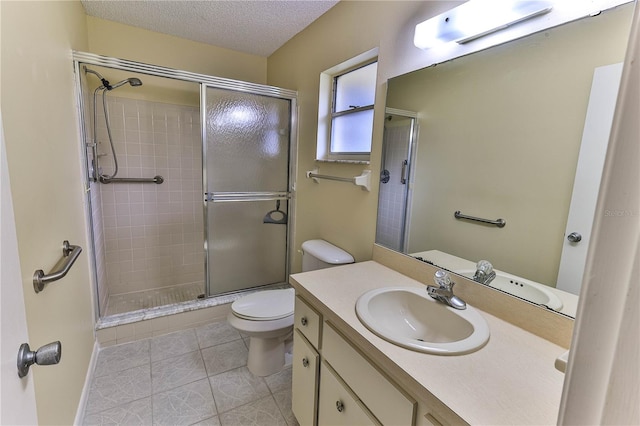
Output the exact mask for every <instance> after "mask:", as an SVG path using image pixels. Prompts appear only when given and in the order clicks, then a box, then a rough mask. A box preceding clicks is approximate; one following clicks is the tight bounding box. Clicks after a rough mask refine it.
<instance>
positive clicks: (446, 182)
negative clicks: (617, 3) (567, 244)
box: [387, 6, 632, 286]
mask: <svg viewBox="0 0 640 426" xmlns="http://www.w3.org/2000/svg"><path fill="white" fill-rule="evenodd" d="M631 15H632V8H631V7H630V6H624V7H621V8H618V9H615V10H612V11H608V12H605V13H602V14H601V15H600V16H597V17H594V18H589V19H585V20H581V21H578V22H573V23H571V24H568V25H563V26H561V27H558V28H553V29H551V30H547V31H544V32H542V33H538V34H534V35H532V36H530V37H527V38H525V39H521V40H516V41H513V42H511V43H507V44H505V45H502V46H497V47H494V48H492V49H490V50H487V51H484V52H479V53H475V54H473V55H470V56H466V57H463V58H459V59H456V60H454V61H451V62H447V63H444V64H440V65H438V66H436V67H433V68H428V69H425V70H421V71H417V72H414V73H411V74H409V75H407V76H403V77H401V78H398V79H394V80H392V81H391V82H390V83H389V92H388V96H387V105H388V106H390V107H392V108H398V109H404V110H409V111H415V112H417V113H418V116H419V119H418V123H419V126H420V130H419V140H418V149H417V155H416V159H415V162H414V170H415V182H414V184H413V190H414V198H413V206H412V211H411V215H412V219H413V220H412V221H411V227H410V230H409V232H410V235H411V237H410V244H409V250H408V251H409V252H410V253H411V252H420V251H425V250H432V249H437V250H441V251H444V252H446V253H450V254H453V255H455V256H459V257H462V258H465V259H469V260H471V261H478V260H481V259H488V260H490V261H491V262H492V263H493V265H494V267H496V268H498V269H501V270H505V271H509V272H511V273H513V274H516V275H519V276H522V277H526V278H529V279H532V280H534V281H537V282H541V283H545V284H548V285H551V286H555V284H556V280H557V274H558V268H559V264H560V255H561V251H562V246H563V239H564V238H563V236H564V232H565V226H566V221H567V214H568V210H569V204H570V200H571V191H572V188H573V180H574V173H575V170H576V164H577V160H578V151H579V149H580V143H581V138H582V131H583V127H584V120H585V114H586V110H587V103H588V101H589V92H590V89H591V81H592V77H593V71H594V69H595V68H596V67H600V66H604V65H609V64H612V63H617V62H622V61H623V59H624V54H625V47H626V45H627V39H628V35H629V26H630V20H631ZM457 210H460V211H462V212H463V213H465V214H468V215H472V216H479V217H486V218H489V219H497V218H504V219H506V220H507V226H506V227H505V228H503V229H498V228H496V227H491V226H479V225H478V224H474V223H469V222H465V221H459V220H456V219H455V218H454V217H453V212H455V211H457ZM533 259H535V260H533Z"/></svg>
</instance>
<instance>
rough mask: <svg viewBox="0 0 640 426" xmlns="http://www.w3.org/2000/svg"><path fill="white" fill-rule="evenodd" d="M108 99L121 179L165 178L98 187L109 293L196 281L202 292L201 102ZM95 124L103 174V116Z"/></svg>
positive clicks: (107, 160)
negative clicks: (157, 183)
mask: <svg viewBox="0 0 640 426" xmlns="http://www.w3.org/2000/svg"><path fill="white" fill-rule="evenodd" d="M107 99H108V102H109V116H110V122H111V133H112V136H113V139H114V142H115V148H116V153H117V158H118V163H119V171H118V176H117V177H148V178H151V177H153V176H156V175H161V176H163V178H164V183H163V184H161V185H156V184H154V183H144V184H141V183H136V184H130V183H126V184H125V183H112V184H101V185H100V192H101V198H102V199H101V208H102V217H103V225H104V243H105V256H104V260H105V270H106V277H107V282H108V288H109V293H110V294H111V295H113V294H119V293H129V292H137V291H143V290H149V289H157V288H161V287H168V286H175V285H183V284H193V283H198V284H200V285H201V286H202V289H203V290H204V247H203V235H204V234H203V213H202V154H201V152H202V151H201V150H202V144H201V136H200V117H199V108H198V107H191V106H181V105H171V104H163V103H158V102H149V101H141V100H132V99H125V98H116V97H112V96H111V95H109V96H108V98H107ZM99 102H100V100H99ZM97 129H98V141H99V146H100V148H99V152H100V154H102V155H101V157H100V166H101V169H102V173H104V174H111V173H112V172H113V162H112V155H111V151H110V148H109V145H108V139H107V134H106V133H107V132H106V128H105V125H104V120H103V119H102V118H99V119H98V125H97ZM105 154H106V155H105ZM101 298H102V296H101Z"/></svg>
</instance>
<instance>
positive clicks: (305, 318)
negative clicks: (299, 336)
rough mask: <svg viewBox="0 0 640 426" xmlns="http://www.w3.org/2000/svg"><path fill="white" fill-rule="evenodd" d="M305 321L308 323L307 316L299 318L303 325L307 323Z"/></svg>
mask: <svg viewBox="0 0 640 426" xmlns="http://www.w3.org/2000/svg"><path fill="white" fill-rule="evenodd" d="M307 323H308V321H307V317H302V318H300V324H302V325H303V326H306V325H307Z"/></svg>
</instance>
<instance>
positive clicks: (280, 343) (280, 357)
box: [247, 337, 287, 377]
mask: <svg viewBox="0 0 640 426" xmlns="http://www.w3.org/2000/svg"><path fill="white" fill-rule="evenodd" d="M286 343H287V342H286V341H285V339H261V338H260V337H250V338H249V359H248V361H247V368H248V369H249V371H250V372H251V373H253V374H254V375H256V376H260V377H264V376H270V375H272V374H275V373H278V372H280V371H281V370H282V368H283V367H284V364H285V356H284V355H285V349H286V348H285V346H286Z"/></svg>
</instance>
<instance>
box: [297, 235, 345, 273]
mask: <svg viewBox="0 0 640 426" xmlns="http://www.w3.org/2000/svg"><path fill="white" fill-rule="evenodd" d="M354 261H355V260H354V259H353V256H351V255H350V254H349V253H347V252H346V251H344V250H342V249H341V248H340V247H336V246H334V245H333V244H331V243H328V242H326V241H325V240H309V241H305V242H304V243H302V272H307V271H314V270H316V269H324V268H331V267H332V266H338V265H344V264H347V263H353V262H354Z"/></svg>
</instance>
